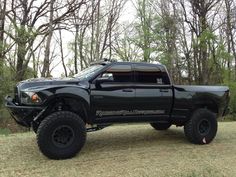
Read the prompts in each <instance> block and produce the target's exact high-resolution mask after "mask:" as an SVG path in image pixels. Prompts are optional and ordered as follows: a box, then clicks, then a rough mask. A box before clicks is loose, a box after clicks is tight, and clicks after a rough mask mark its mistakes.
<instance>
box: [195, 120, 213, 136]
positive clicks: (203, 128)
mask: <svg viewBox="0 0 236 177" xmlns="http://www.w3.org/2000/svg"><path fill="white" fill-rule="evenodd" d="M210 129H211V124H210V122H209V121H208V120H207V119H203V120H202V121H200V122H199V124H198V131H199V133H200V134H201V135H202V136H205V135H207V134H208V133H209V132H210Z"/></svg>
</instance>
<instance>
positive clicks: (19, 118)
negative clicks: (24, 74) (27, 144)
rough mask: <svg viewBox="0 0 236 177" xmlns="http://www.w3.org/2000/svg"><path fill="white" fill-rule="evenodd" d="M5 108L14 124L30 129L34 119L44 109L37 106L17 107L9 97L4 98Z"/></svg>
mask: <svg viewBox="0 0 236 177" xmlns="http://www.w3.org/2000/svg"><path fill="white" fill-rule="evenodd" d="M5 106H6V107H7V108H8V110H9V112H10V114H11V116H12V117H13V119H14V120H15V121H16V123H18V124H19V125H22V126H25V127H30V126H31V123H32V121H33V119H34V117H36V116H37V115H38V114H39V112H41V111H42V110H43V109H44V107H38V106H20V105H17V104H15V103H14V101H13V99H12V98H11V97H10V96H7V97H5Z"/></svg>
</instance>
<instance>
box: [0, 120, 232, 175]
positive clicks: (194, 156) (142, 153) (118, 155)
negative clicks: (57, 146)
mask: <svg viewBox="0 0 236 177" xmlns="http://www.w3.org/2000/svg"><path fill="white" fill-rule="evenodd" d="M0 153H1V154H0V176H22V177H23V176H24V177H25V176H40V177H41V176H52V177H54V176H66V177H67V176H70V177H73V176H76V177H77V176H79V177H90V176H91V177H98V176H100V177H169V176H173V177H209V176H212V177H221V176H225V177H231V176H236V168H235V164H236V122H221V123H219V131H218V134H217V137H216V139H215V140H214V141H213V142H212V143H211V144H209V145H193V144H190V143H189V142H188V141H187V140H186V139H185V136H184V134H183V129H182V128H176V127H172V128H171V129H170V130H168V131H165V132H157V131H155V130H153V129H152V128H151V127H150V126H149V125H141V124H139V125H126V126H121V125H118V126H112V127H108V128H106V129H104V130H101V131H97V132H93V133H89V134H88V137H87V142H86V145H85V147H84V148H83V150H82V151H81V152H80V153H79V154H78V155H77V156H76V157H74V158H72V159H69V160H60V161H55V160H49V159H47V158H46V157H45V156H43V155H42V154H41V153H40V152H39V150H38V148H37V144H36V140H35V135H34V134H33V133H18V134H10V135H8V136H4V135H1V136H0Z"/></svg>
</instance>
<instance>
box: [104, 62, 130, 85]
mask: <svg viewBox="0 0 236 177" xmlns="http://www.w3.org/2000/svg"><path fill="white" fill-rule="evenodd" d="M101 77H104V78H109V80H111V82H131V81H132V70H131V65H114V66H112V67H110V68H109V69H108V70H107V71H105V72H104V73H103V74H102V76H101Z"/></svg>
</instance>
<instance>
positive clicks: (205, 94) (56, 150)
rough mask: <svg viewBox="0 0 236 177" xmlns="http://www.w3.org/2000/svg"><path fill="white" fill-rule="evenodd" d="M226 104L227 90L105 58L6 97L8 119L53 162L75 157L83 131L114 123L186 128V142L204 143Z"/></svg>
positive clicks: (151, 67)
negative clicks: (31, 135)
mask: <svg viewBox="0 0 236 177" xmlns="http://www.w3.org/2000/svg"><path fill="white" fill-rule="evenodd" d="M228 102H229V88H228V87H225V86H183V85H173V84H172V82H171V79H170V77H169V75H168V72H167V70H166V67H165V66H163V65H161V64H150V63H132V62H115V61H107V60H105V61H101V62H97V63H93V64H92V65H91V66H90V67H89V68H87V69H85V70H83V71H81V72H80V73H79V74H77V75H75V76H74V77H72V78H64V79H50V78H39V79H30V80H25V81H22V82H20V83H18V84H17V86H16V88H15V92H14V97H13V98H11V97H9V96H8V97H6V107H7V108H8V109H9V111H10V113H11V115H12V117H13V118H14V119H15V121H16V122H17V123H18V124H20V125H23V126H26V127H32V128H33V130H34V132H36V133H37V142H38V146H39V149H40V150H41V151H42V153H43V154H44V155H46V156H47V157H49V158H52V159H65V158H70V157H73V156H75V155H76V154H77V153H78V152H79V151H80V150H81V148H82V147H83V145H84V143H85V141H86V133H87V132H89V131H94V130H99V129H102V128H104V127H106V126H109V125H111V124H114V123H130V122H147V123H150V124H151V126H152V127H153V128H154V129H156V130H167V129H168V128H169V127H170V126H171V125H176V126H184V132H185V135H186V137H187V139H188V140H189V141H190V142H192V143H194V144H208V143H210V142H211V141H212V140H213V139H214V137H215V135H216V132H217V118H218V117H220V116H224V115H225V114H226V113H227V110H228V108H227V107H228Z"/></svg>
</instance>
